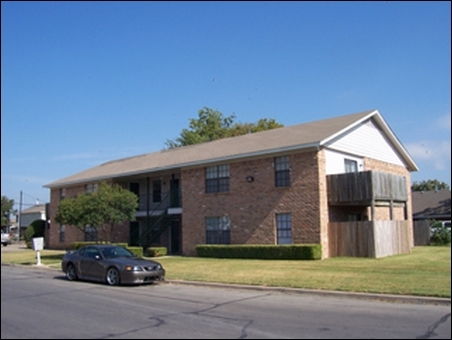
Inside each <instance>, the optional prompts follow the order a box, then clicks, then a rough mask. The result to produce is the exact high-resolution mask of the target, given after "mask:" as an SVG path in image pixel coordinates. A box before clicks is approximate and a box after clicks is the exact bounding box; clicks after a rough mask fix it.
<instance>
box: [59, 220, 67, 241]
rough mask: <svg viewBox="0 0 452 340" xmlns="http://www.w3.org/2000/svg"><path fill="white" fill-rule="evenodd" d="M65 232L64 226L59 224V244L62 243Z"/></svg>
mask: <svg viewBox="0 0 452 340" xmlns="http://www.w3.org/2000/svg"><path fill="white" fill-rule="evenodd" d="M65 232H66V227H65V226H64V224H60V242H64V233H65Z"/></svg>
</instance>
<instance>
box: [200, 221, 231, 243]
mask: <svg viewBox="0 0 452 340" xmlns="http://www.w3.org/2000/svg"><path fill="white" fill-rule="evenodd" d="M230 234H231V222H230V219H229V216H221V217H218V216H215V217H206V243H207V244H230V243H231V236H230Z"/></svg>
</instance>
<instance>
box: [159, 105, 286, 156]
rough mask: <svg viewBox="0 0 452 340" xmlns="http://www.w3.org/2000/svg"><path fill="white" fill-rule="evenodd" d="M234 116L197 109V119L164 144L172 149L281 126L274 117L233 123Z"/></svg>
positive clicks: (192, 120)
mask: <svg viewBox="0 0 452 340" xmlns="http://www.w3.org/2000/svg"><path fill="white" fill-rule="evenodd" d="M235 118H236V116H235V115H234V114H232V115H230V116H228V117H224V116H223V114H222V113H221V112H220V111H218V110H213V109H210V108H208V107H204V108H202V109H201V110H199V111H198V118H197V119H195V118H192V119H190V124H189V128H188V129H182V131H181V133H180V136H179V137H177V138H176V139H174V140H167V141H166V145H167V147H168V148H169V149H172V148H177V147H181V146H187V145H193V144H198V143H204V142H209V141H213V140H216V139H222V138H227V137H235V136H240V135H245V134H248V133H254V132H259V131H265V130H270V129H275V128H279V127H282V126H283V125H282V124H280V123H278V122H277V121H276V120H275V119H267V118H262V119H259V121H258V122H257V123H234V119H235Z"/></svg>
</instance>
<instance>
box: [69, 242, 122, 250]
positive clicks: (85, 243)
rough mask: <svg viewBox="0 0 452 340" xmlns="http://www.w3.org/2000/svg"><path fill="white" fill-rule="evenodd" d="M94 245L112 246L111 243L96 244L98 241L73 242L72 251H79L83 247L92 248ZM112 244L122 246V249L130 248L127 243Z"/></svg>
mask: <svg viewBox="0 0 452 340" xmlns="http://www.w3.org/2000/svg"><path fill="white" fill-rule="evenodd" d="M92 244H110V243H109V242H96V241H81V242H72V245H71V249H72V250H77V249H80V248H81V247H84V246H90V245H92ZM111 244H114V245H116V246H121V247H124V248H128V244H127V243H111Z"/></svg>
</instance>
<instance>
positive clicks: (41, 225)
mask: <svg viewBox="0 0 452 340" xmlns="http://www.w3.org/2000/svg"><path fill="white" fill-rule="evenodd" d="M44 231H45V221H43V220H36V221H34V222H32V223H31V224H30V225H29V226H28V227H27V229H25V232H24V239H25V243H26V245H27V247H28V248H31V240H32V239H33V238H34V237H44Z"/></svg>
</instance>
